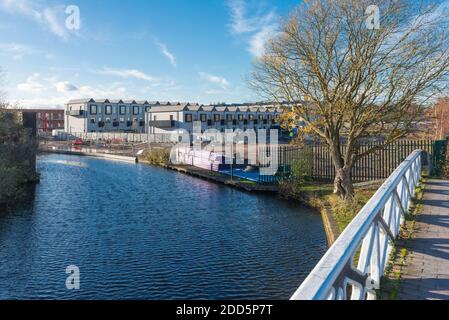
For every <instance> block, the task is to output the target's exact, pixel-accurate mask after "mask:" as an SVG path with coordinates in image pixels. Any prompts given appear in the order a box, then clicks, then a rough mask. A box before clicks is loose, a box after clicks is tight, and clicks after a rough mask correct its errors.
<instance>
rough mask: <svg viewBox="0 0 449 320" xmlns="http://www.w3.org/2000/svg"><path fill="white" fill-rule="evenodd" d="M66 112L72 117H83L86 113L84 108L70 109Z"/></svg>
mask: <svg viewBox="0 0 449 320" xmlns="http://www.w3.org/2000/svg"><path fill="white" fill-rule="evenodd" d="M65 114H66V115H68V116H72V117H82V116H84V115H85V113H84V110H69V111H66V113H65Z"/></svg>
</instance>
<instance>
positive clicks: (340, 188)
mask: <svg viewBox="0 0 449 320" xmlns="http://www.w3.org/2000/svg"><path fill="white" fill-rule="evenodd" d="M351 169H352V167H349V166H347V165H345V166H344V167H342V168H336V175H335V180H334V193H336V194H338V195H339V196H340V197H342V198H343V199H349V198H352V197H353V196H354V186H353V185H352V177H351Z"/></svg>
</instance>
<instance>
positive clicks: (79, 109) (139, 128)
mask: <svg viewBox="0 0 449 320" xmlns="http://www.w3.org/2000/svg"><path fill="white" fill-rule="evenodd" d="M150 107H151V105H150V103H149V102H148V101H135V100H108V99H102V100H94V99H85V100H71V101H69V102H68V103H67V104H66V108H65V127H64V130H65V132H67V133H80V132H114V131H118V132H134V133H143V132H145V112H146V111H147V110H149V108H150Z"/></svg>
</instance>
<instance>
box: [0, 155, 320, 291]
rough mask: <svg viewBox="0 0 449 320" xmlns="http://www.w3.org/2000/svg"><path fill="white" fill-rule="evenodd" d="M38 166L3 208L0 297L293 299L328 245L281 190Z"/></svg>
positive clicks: (149, 170)
mask: <svg viewBox="0 0 449 320" xmlns="http://www.w3.org/2000/svg"><path fill="white" fill-rule="evenodd" d="M38 170H39V171H40V173H41V175H42V181H41V182H40V184H38V185H37V186H36V187H35V188H33V190H32V192H31V195H30V197H29V199H28V200H27V201H23V202H21V203H19V204H17V206H16V207H14V209H9V210H7V211H6V210H3V209H2V210H3V211H0V299H24V298H26V299H288V298H289V297H290V295H291V294H292V293H293V292H294V291H295V289H296V288H297V286H298V285H299V284H300V283H301V281H302V280H303V279H304V278H305V277H306V276H307V274H308V273H309V272H310V270H311V269H312V268H313V267H314V266H315V264H316V263H317V262H318V260H319V259H320V257H321V256H322V255H323V254H324V252H325V250H326V240H325V234H324V230H323V226H322V222H321V218H320V216H319V215H318V214H316V213H313V212H311V211H310V210H308V209H306V208H304V207H301V206H299V205H297V204H292V203H289V202H287V201H282V200H280V199H277V198H275V197H271V196H266V195H254V194H249V193H245V192H241V191H238V190H235V189H230V188H228V187H225V186H222V185H218V184H214V183H211V182H208V181H203V180H199V179H196V178H193V177H189V176H186V175H183V174H179V173H175V172H172V171H167V170H164V169H160V168H155V167H149V166H146V165H135V164H127V163H120V162H112V161H105V160H99V159H94V158H87V157H84V158H83V157H76V156H65V155H44V156H40V157H39V159H38ZM69 265H75V266H77V267H78V268H79V270H80V289H79V290H68V289H67V288H66V278H67V277H68V275H67V274H66V267H67V266H69Z"/></svg>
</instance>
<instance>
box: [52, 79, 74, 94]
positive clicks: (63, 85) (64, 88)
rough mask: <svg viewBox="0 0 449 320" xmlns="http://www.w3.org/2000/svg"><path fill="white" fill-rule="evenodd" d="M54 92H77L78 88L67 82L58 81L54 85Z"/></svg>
mask: <svg viewBox="0 0 449 320" xmlns="http://www.w3.org/2000/svg"><path fill="white" fill-rule="evenodd" d="M55 88H56V91H58V92H60V93H66V92H72V91H78V88H77V87H76V86H75V85H73V84H71V83H70V82H68V81H60V82H58V83H56V84H55Z"/></svg>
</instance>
